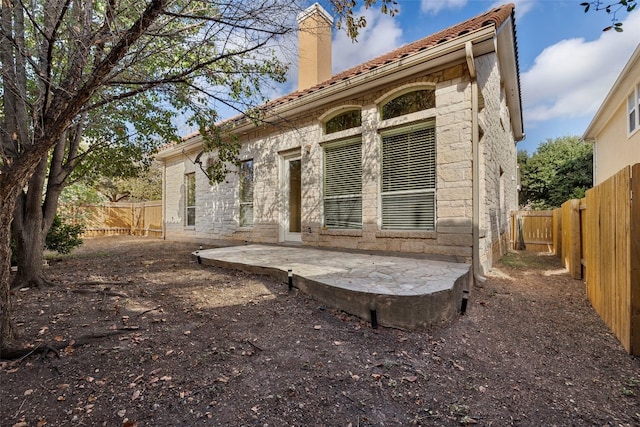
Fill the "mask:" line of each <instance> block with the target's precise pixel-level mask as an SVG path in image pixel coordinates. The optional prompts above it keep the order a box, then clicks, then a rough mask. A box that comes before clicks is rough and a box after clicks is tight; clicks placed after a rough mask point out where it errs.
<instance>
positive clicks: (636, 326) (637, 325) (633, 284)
mask: <svg viewBox="0 0 640 427" xmlns="http://www.w3.org/2000/svg"><path fill="white" fill-rule="evenodd" d="M631 192H632V199H631V204H630V213H629V253H630V256H629V260H630V265H629V267H630V268H629V289H630V295H629V303H630V307H629V308H630V311H631V320H630V328H631V338H630V341H631V345H630V348H629V353H631V354H635V355H640V164H635V165H633V167H632V168H631Z"/></svg>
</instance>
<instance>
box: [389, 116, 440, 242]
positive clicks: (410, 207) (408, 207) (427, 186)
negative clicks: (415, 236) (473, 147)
mask: <svg viewBox="0 0 640 427" xmlns="http://www.w3.org/2000/svg"><path fill="white" fill-rule="evenodd" d="M435 142H436V141H435V129H434V127H433V126H430V127H427V128H423V129H418V130H408V131H406V132H400V133H397V132H396V133H392V134H386V135H382V193H381V199H382V200H381V201H382V228H385V229H399V230H416V229H417V230H432V229H434V228H435V219H436V212H435V210H436V209H435V202H436V200H435V199H436V198H435V188H436V143H435Z"/></svg>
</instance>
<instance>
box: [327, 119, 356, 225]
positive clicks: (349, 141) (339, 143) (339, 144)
mask: <svg viewBox="0 0 640 427" xmlns="http://www.w3.org/2000/svg"><path fill="white" fill-rule="evenodd" d="M348 130H351V129H348ZM343 132H345V131H343ZM339 133H342V132H339ZM355 136H356V137H355V138H353V137H352V138H347V139H341V140H337V141H332V142H331V143H328V144H323V172H322V185H323V191H322V209H323V212H322V223H323V229H324V227H326V220H327V218H326V212H325V203H326V200H327V197H328V196H327V195H326V188H324V186H325V184H326V176H327V164H326V152H325V150H326V148H337V147H342V146H346V145H352V144H357V145H360V152H361V156H362V149H363V147H362V135H359V134H356V135H355ZM360 168H361V169H362V157H360ZM360 180H361V181H360V185H361V186H360V203H361V204H362V171H361V172H360ZM354 194H355V193H354ZM354 194H351V195H347V196H334V199H339V198H352V197H353V196H354ZM361 209H362V207H361ZM362 221H363V218H362V211H361V212H360V227H358V228H326V230H334V231H345V230H362Z"/></svg>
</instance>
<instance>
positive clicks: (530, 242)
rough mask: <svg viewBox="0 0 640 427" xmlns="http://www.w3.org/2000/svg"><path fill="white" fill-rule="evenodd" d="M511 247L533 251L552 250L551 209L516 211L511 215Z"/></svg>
mask: <svg viewBox="0 0 640 427" xmlns="http://www.w3.org/2000/svg"><path fill="white" fill-rule="evenodd" d="M511 236H513V237H512V238H513V242H512V245H513V246H512V247H513V248H514V249H522V248H521V247H520V245H521V243H522V242H524V245H525V247H524V249H525V250H527V251H533V252H551V251H552V250H553V211H516V212H514V213H512V215H511Z"/></svg>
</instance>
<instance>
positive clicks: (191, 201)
mask: <svg viewBox="0 0 640 427" xmlns="http://www.w3.org/2000/svg"><path fill="white" fill-rule="evenodd" d="M184 186H185V190H186V193H187V194H186V196H187V197H186V199H187V204H186V206H185V209H186V221H185V225H186V226H187V227H193V226H195V225H196V174H195V173H193V172H191V173H188V174H186V175H185V176H184Z"/></svg>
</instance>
